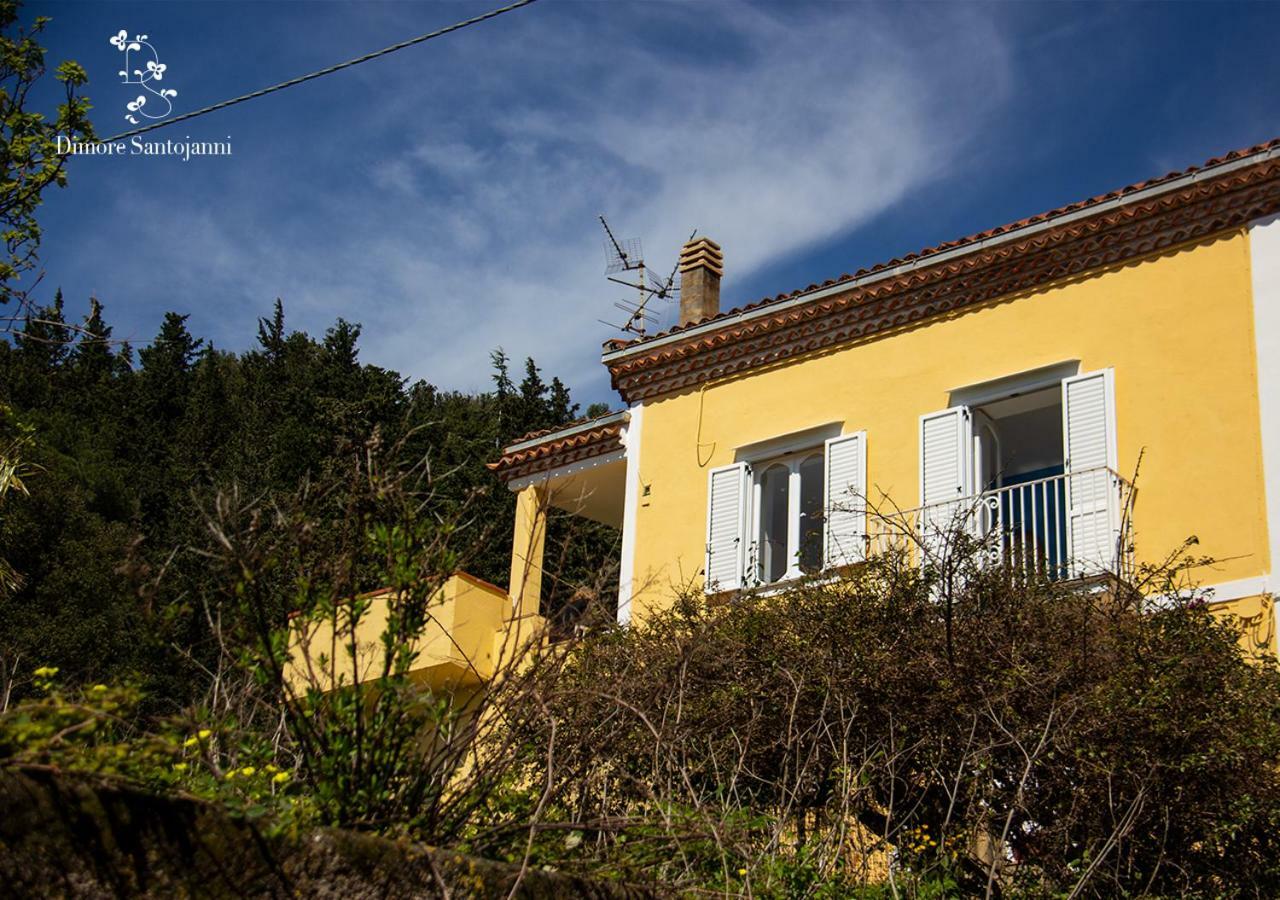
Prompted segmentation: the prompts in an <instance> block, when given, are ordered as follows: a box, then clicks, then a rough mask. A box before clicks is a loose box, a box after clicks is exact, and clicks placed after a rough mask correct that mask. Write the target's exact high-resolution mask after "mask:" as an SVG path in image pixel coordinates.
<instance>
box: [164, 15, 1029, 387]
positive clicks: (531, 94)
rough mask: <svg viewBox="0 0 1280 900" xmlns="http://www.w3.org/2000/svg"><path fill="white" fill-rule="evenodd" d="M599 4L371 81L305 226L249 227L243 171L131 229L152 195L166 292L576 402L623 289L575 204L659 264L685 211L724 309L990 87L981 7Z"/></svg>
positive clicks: (926, 151)
mask: <svg viewBox="0 0 1280 900" xmlns="http://www.w3.org/2000/svg"><path fill="white" fill-rule="evenodd" d="M607 10H608V11H610V12H615V13H618V14H617V15H610V14H609V12H606V11H604V10H603V9H602V7H599V6H597V7H591V6H586V7H584V6H573V5H570V6H559V7H557V6H553V5H551V4H547V5H546V6H545V7H544V6H542V5H539V6H537V7H533V8H531V9H530V10H528V11H524V12H521V13H519V14H515V15H518V16H520V17H521V18H519V19H518V20H517V19H515V18H513V19H512V22H511V27H510V28H506V29H498V28H493V29H491V30H490V31H487V32H485V33H484V34H481V29H476V32H475V36H474V40H473V41H472V42H471V43H465V42H462V41H461V40H460V41H459V42H457V43H455V44H454V45H446V44H445V43H443V42H442V43H441V44H439V45H438V47H437V45H434V44H433V45H432V48H431V49H432V51H433V52H436V51H437V50H438V51H439V53H440V56H439V57H437V58H436V59H437V61H438V62H440V65H439V66H437V67H436V68H435V69H433V70H432V71H434V72H437V73H439V72H441V71H449V72H452V73H455V74H456V73H460V72H465V73H466V77H465V78H462V77H458V78H456V79H455V80H454V81H452V82H450V83H447V84H443V83H441V82H440V81H439V80H438V79H436V78H431V77H428V76H426V75H424V76H423V77H421V78H420V79H417V80H416V81H415V82H414V83H412V84H398V85H397V88H396V90H395V91H388V92H381V93H380V94H379V97H380V102H378V103H376V104H370V105H369V107H368V108H367V110H365V111H364V112H362V113H361V114H362V115H364V116H365V119H360V118H359V117H355V118H353V119H352V122H351V128H352V130H353V131H363V132H364V133H365V141H364V143H363V144H361V145H360V146H361V147H362V148H363V152H364V153H365V158H364V160H363V162H362V164H360V165H357V166H351V165H348V166H347V167H346V170H347V171H346V172H345V174H346V175H349V176H350V177H344V178H342V179H335V180H333V182H332V183H327V184H324V185H316V186H315V190H314V191H313V192H312V194H310V195H309V196H310V197H311V202H312V203H313V205H312V206H311V207H309V213H308V215H310V216H311V218H310V219H308V220H305V221H290V222H286V223H279V222H277V223H276V226H275V227H273V228H271V229H269V230H268V229H265V228H257V229H253V230H252V231H251V232H250V231H249V230H247V229H245V228H244V227H243V226H242V223H244V222H252V221H265V220H268V219H272V216H273V214H274V212H275V209H276V207H275V203H276V201H275V200H274V199H273V197H272V195H271V194H270V193H269V192H266V191H262V190H255V189H253V188H252V187H249V188H245V189H243V190H240V191H237V192H236V194H235V195H234V196H229V197H226V198H223V201H222V202H220V203H219V204H218V206H217V207H216V208H210V209H208V210H204V211H202V212H201V213H200V214H199V215H196V216H193V215H192V214H191V211H190V210H183V209H181V208H177V207H175V205H174V203H173V202H172V200H170V201H169V202H167V203H166V204H163V205H162V204H156V205H155V207H156V208H155V209H154V210H152V213H153V214H154V215H151V214H149V219H148V220H149V221H151V222H152V223H153V224H152V229H153V230H152V233H151V236H150V244H159V245H161V246H162V245H163V242H164V240H165V236H166V231H167V229H168V226H167V225H166V218H165V216H166V211H168V213H169V214H170V215H172V216H173V217H177V218H181V219H182V221H183V222H186V223H193V224H194V227H195V228H197V229H198V231H199V234H200V236H201V239H202V240H203V241H205V242H206V246H207V247H208V248H209V253H208V254H207V255H202V256H201V257H199V258H195V259H190V258H188V259H186V260H184V265H183V269H182V272H181V274H180V275H179V274H174V275H173V277H174V278H175V281H176V283H182V284H184V285H185V286H186V287H188V289H189V292H187V293H185V296H188V297H198V296H200V294H199V293H198V292H199V291H201V290H203V291H204V292H205V293H208V292H210V291H214V290H217V291H220V292H221V294H222V295H224V296H234V297H242V298H258V299H257V300H256V301H254V302H256V303H259V304H260V308H257V307H255V308H253V309H252V310H250V309H249V308H248V307H249V305H250V303H249V301H248V300H245V301H244V302H243V303H242V304H241V305H240V306H232V307H230V308H228V309H227V310H226V314H227V315H226V322H225V323H224V324H225V326H226V330H227V332H228V333H233V334H236V335H240V336H246V335H251V334H253V330H252V322H253V316H256V315H260V314H265V313H266V312H267V309H268V306H269V303H270V300H271V298H272V297H274V296H275V295H276V294H282V295H283V296H284V298H285V303H286V310H287V312H288V314H289V315H290V317H291V319H292V322H293V324H294V325H296V326H305V327H307V328H308V329H309V330H312V331H313V333H314V332H318V331H320V330H322V329H323V328H324V327H325V325H327V324H328V323H329V322H331V321H332V320H333V319H334V318H335V317H337V316H344V317H346V318H348V319H352V320H356V321H360V322H362V323H363V325H364V337H363V340H362V345H363V348H364V350H363V358H364V359H365V360H367V361H371V362H375V363H378V364H380V365H384V366H387V367H390V368H395V369H398V370H399V371H401V372H403V373H404V374H406V375H410V376H412V377H422V378H426V379H428V380H430V381H433V382H435V383H437V384H440V385H444V386H448V387H456V388H486V387H487V386H488V384H489V373H488V368H487V360H488V351H489V350H490V349H491V348H493V347H495V346H497V345H503V346H504V347H505V348H506V350H507V351H508V352H509V353H510V354H511V355H513V356H516V357H518V358H519V357H523V356H526V355H532V356H534V357H535V358H536V359H537V360H538V362H539V364H540V365H541V366H542V367H543V369H544V371H546V372H547V373H548V374H556V375H559V376H560V377H561V378H564V379H565V380H567V381H568V382H569V383H570V384H572V385H574V386H575V387H576V388H578V394H579V396H580V398H581V399H584V400H587V399H600V398H604V397H605V396H606V393H607V391H606V386H605V377H606V376H605V373H604V370H603V368H602V367H601V366H600V364H599V350H600V344H601V342H602V341H603V340H604V339H606V338H607V337H610V336H612V335H613V332H611V331H610V330H609V329H607V328H606V327H604V326H602V325H601V324H600V323H599V322H598V321H597V319H601V318H603V319H610V320H616V319H617V318H618V315H619V314H618V313H617V311H616V310H615V309H614V308H613V306H612V301H613V300H616V299H620V298H622V297H623V296H625V294H626V292H625V289H622V288H619V287H617V286H614V285H611V284H609V283H608V282H606V281H605V280H604V278H603V276H602V272H603V265H604V252H603V246H602V242H603V235H602V234H601V232H600V229H599V226H598V223H597V222H596V220H595V216H596V214H597V213H600V212H604V213H606V214H607V215H608V216H609V218H610V221H611V223H613V224H614V225H615V226H616V228H617V230H618V231H619V232H620V234H621V235H623V236H639V237H642V238H643V240H644V245H645V249H646V252H647V254H648V255H649V259H650V262H651V264H652V265H653V266H654V267H655V268H657V269H660V270H661V271H662V272H663V274H665V272H666V271H667V270H668V268H669V267H670V266H671V264H672V263H673V262H674V257H675V253H676V251H677V249H678V247H679V245H680V243H681V242H682V241H683V240H684V239H685V238H686V237H687V235H688V232H689V230H690V229H691V228H693V227H695V226H696V227H697V228H698V229H699V230H700V232H701V233H704V234H707V235H709V236H711V237H713V238H715V239H716V240H717V241H719V242H720V244H721V245H722V246H723V248H724V252H725V260H726V280H725V285H724V289H725V295H724V298H725V303H726V305H736V304H739V303H742V302H747V301H750V300H753V299H757V298H755V297H752V296H749V295H746V294H745V293H743V292H742V288H741V287H740V286H741V285H742V284H743V283H744V282H745V281H746V280H747V279H748V278H749V276H750V275H751V273H752V272H755V271H758V270H760V269H761V268H762V267H764V266H766V265H769V264H770V263H774V262H777V261H779V260H782V259H785V258H787V257H789V256H790V255H793V254H796V253H799V252H802V251H803V250H804V249H805V248H806V247H809V246H811V245H813V244H814V243H816V242H819V241H823V240H827V239H829V238H831V237H832V236H833V235H836V234H840V233H843V232H847V231H849V230H851V229H853V228H856V227H857V226H859V225H860V224H864V223H866V222H867V221H868V220H870V219H871V218H872V217H874V216H876V215H877V214H878V213H880V212H882V211H884V210H885V209H886V208H888V207H890V206H892V205H893V204H895V203H898V202H900V201H901V200H902V199H903V197H904V196H906V195H907V194H908V192H910V191H911V190H912V189H914V188H917V187H919V186H920V185H922V184H924V183H926V182H928V181H930V180H933V179H937V178H941V177H945V176H947V175H948V174H952V173H953V172H954V170H955V167H956V166H957V163H958V160H960V159H961V158H962V156H963V154H964V152H965V149H966V145H967V142H968V141H969V139H970V138H971V137H973V136H974V135H975V134H977V133H978V132H979V130H980V129H982V128H983V127H984V125H985V124H986V123H987V122H988V121H989V119H990V116H991V114H992V113H993V112H995V111H996V110H997V109H998V107H999V106H1000V104H1002V103H1003V102H1004V100H1005V99H1006V98H1007V95H1008V93H1009V86H1008V82H1009V62H1008V56H1007V52H1006V49H1005V46H1004V43H1003V41H1002V39H1001V36H1000V34H999V32H998V30H997V28H996V27H995V25H994V24H993V23H992V22H991V21H989V20H988V19H987V18H985V14H984V13H983V11H982V10H981V9H979V8H974V7H963V8H953V7H948V6H942V5H926V6H901V7H893V8H892V9H891V11H890V13H889V14H883V13H881V12H877V11H875V10H874V9H872V8H868V7H865V6H861V5H858V6H854V5H827V6H821V7H817V8H814V9H808V10H796V9H794V8H789V7H788V8H784V11H782V12H778V13H770V12H763V11H761V10H759V9H757V8H754V7H751V6H738V5H715V6H712V5H709V4H698V5H676V4H640V5H635V6H627V7H621V6H620V5H618V4H612V5H609V6H608V7H607ZM623 11H625V13H626V15H625V17H624V16H622V15H621V13H622V12H623ZM410 52H412V51H410ZM395 71H397V72H401V73H403V72H404V71H405V69H404V68H403V67H402V68H401V69H397V70H395ZM388 73H389V74H390V70H388ZM353 116H354V113H353ZM324 150H325V148H324V146H323V145H320V146H317V147H316V149H315V151H314V152H317V153H320V152H324ZM275 174H276V176H277V177H279V178H281V179H288V178H290V177H291V173H290V172H279V173H275ZM294 177H297V176H294ZM336 222H341V223H342V225H341V228H340V230H339V229H337V228H336V227H335V225H334V223H336ZM188 246H190V245H189V244H188ZM903 249H904V250H909V249H914V248H903ZM876 261H877V260H869V259H866V260H864V259H850V261H849V263H850V267H856V266H857V265H861V264H868V263H872V262H876ZM836 274H839V273H837V272H814V273H813V280H821V279H822V278H825V277H830V276H832V275H836ZM735 286H737V287H735ZM799 286H800V285H794V286H792V287H799ZM179 308H181V306H180V305H179ZM241 320H243V321H241ZM193 326H194V327H196V329H197V331H199V322H198V321H196V320H193ZM242 339H243V338H242Z"/></svg>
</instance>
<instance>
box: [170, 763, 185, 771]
mask: <svg viewBox="0 0 1280 900" xmlns="http://www.w3.org/2000/svg"><path fill="white" fill-rule="evenodd" d="M173 771H175V772H185V771H187V764H186V763H184V762H180V763H174V764H173Z"/></svg>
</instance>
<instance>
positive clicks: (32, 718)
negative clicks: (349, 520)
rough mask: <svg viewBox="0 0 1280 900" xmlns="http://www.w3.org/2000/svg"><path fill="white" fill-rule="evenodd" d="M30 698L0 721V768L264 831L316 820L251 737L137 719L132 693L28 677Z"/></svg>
mask: <svg viewBox="0 0 1280 900" xmlns="http://www.w3.org/2000/svg"><path fill="white" fill-rule="evenodd" d="M33 674H34V678H35V684H34V687H35V691H34V695H33V696H30V697H28V698H27V699H25V700H23V701H22V702H21V703H19V704H17V705H16V706H15V707H13V708H12V709H10V710H9V711H8V712H7V713H5V714H4V715H3V716H0V760H4V761H5V762H6V763H7V764H9V765H47V766H56V767H58V768H60V769H64V770H67V771H75V772H91V773H94V774H97V775H107V776H114V777H119V778H125V779H128V780H130V781H133V782H135V783H137V784H141V785H145V786H146V787H148V788H151V789H152V790H156V791H166V792H181V793H185V794H190V795H192V796H195V797H200V798H202V799H205V800H212V801H215V802H218V803H221V804H223V805H224V806H226V807H227V808H228V809H229V810H230V811H232V812H234V813H238V814H240V815H243V816H247V817H251V818H259V817H264V816H270V817H271V822H272V827H273V828H297V827H300V826H302V825H307V824H311V823H313V822H314V821H315V814H314V810H313V805H314V804H313V803H312V801H311V798H310V797H309V796H308V795H307V794H306V793H305V792H302V791H299V790H297V789H296V786H295V778H294V775H293V773H292V772H291V771H290V770H288V769H285V768H282V767H281V766H280V765H277V764H276V756H275V754H274V752H273V749H272V746H271V744H270V743H269V742H268V741H266V740H264V739H263V736H262V735H260V734H255V733H253V732H250V731H235V732H222V731H218V732H215V731H214V730H213V729H211V728H208V727H203V726H199V725H193V724H191V723H190V722H187V721H184V720H182V719H179V718H172V719H158V720H157V719H154V718H149V717H146V716H144V715H142V714H141V711H140V710H141V707H142V694H141V691H140V690H139V689H138V688H137V687H136V686H112V685H107V684H93V685H88V686H85V687H83V688H76V687H70V686H67V685H66V684H65V683H64V682H63V681H62V680H61V679H59V678H58V675H59V671H58V669H57V668H54V667H52V666H41V667H40V668H38V669H36V670H35V672H34V673H33Z"/></svg>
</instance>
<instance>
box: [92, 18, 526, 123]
mask: <svg viewBox="0 0 1280 900" xmlns="http://www.w3.org/2000/svg"><path fill="white" fill-rule="evenodd" d="M534 2H535V0H517V2H515V3H512V4H509V5H508V6H504V7H502V8H500V9H493V10H490V11H489V12H487V13H482V14H481V15H478V16H475V17H473V18H470V19H467V20H465V21H462V22H455V23H454V24H452V25H446V26H445V27H444V28H441V29H438V30H436V31H432V32H430V33H428V34H421V35H418V36H417V37H415V38H410V39H409V40H407V41H401V42H400V43H398V44H392V45H391V46H390V47H383V48H382V49H381V50H375V51H373V52H372V53H366V54H365V55H364V56H357V57H356V58H355V59H349V60H347V61H346V62H340V63H338V64H337V65H333V66H329V67H328V68H324V69H320V70H318V71H315V72H310V73H308V74H306V75H299V76H298V77H297V78H290V79H289V80H288V81H282V82H280V83H279V84H273V85H271V86H270V87H264V88H262V89H260V90H257V91H254V92H253V93H250V94H242V95H241V96H239V97H232V98H231V99H230V100H223V101H222V102H221V103H215V104H213V105H212V106H206V107H204V108H203V109H197V110H195V111H193V112H189V113H183V114H182V115H180V116H174V117H173V118H172V119H165V120H163V121H160V122H153V123H152V124H150V125H144V126H143V127H141V128H135V129H133V130H132V131H125V132H121V133H120V134H117V135H114V136H112V137H109V138H105V139H104V140H102V141H101V143H104V144H109V143H111V142H112V141H121V140H124V139H125V138H129V137H133V136H134V135H136V134H142V133H143V132H146V131H155V130H156V129H157V128H164V127H165V126H166V125H176V124H177V123H179V122H185V121H187V120H188V119H194V118H195V117H196V116H203V115H207V114H208V113H211V112H217V111H218V110H220V109H226V108H227V107H228V106H235V105H236V104H237V103H244V102H245V101H246V100H256V99H257V98H258V97H265V96H266V95H267V94H274V93H275V92H276V91H283V90H284V89H285V88H289V87H293V86H294V85H295V84H302V83H303V82H304V81H313V80H315V79H316V78H321V77H323V76H325V75H332V74H333V73H334V72H339V71H341V70H342V69H349V68H351V67H352V66H358V65H360V63H366V62H368V61H369V60H371V59H377V58H378V57H380V56H386V55H387V54H388V53H395V52H396V51H397V50H403V49H405V48H406V47H412V46H414V45H415V44H421V43H423V42H424V41H429V40H431V39H432V38H438V37H443V36H444V35H446V34H450V33H452V32H454V31H461V30H462V29H463V28H466V27H467V26H469V25H478V24H479V23H481V22H485V21H487V20H489V19H493V18H496V17H498V16H500V15H502V14H503V13H509V12H511V11H512V10H517V9H519V8H520V7H522V6H528V5H529V4H531V3H534Z"/></svg>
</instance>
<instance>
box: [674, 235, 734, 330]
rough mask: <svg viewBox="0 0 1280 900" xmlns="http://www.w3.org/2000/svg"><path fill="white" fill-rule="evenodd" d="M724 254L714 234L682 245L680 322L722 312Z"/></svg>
mask: <svg viewBox="0 0 1280 900" xmlns="http://www.w3.org/2000/svg"><path fill="white" fill-rule="evenodd" d="M723 275H724V254H723V253H721V252H720V245H719V244H717V243H716V242H715V241H713V240H711V239H710V238H704V237H703V238H694V239H693V240H691V241H690V242H689V243H687V244H685V245H684V246H683V247H681V248H680V324H681V325H688V324H689V323H690V322H697V321H698V320H699V319H707V318H710V317H711V316H714V315H715V314H716V313H718V312H720V279H721V277H722V276H723Z"/></svg>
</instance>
